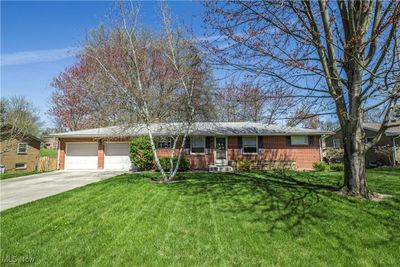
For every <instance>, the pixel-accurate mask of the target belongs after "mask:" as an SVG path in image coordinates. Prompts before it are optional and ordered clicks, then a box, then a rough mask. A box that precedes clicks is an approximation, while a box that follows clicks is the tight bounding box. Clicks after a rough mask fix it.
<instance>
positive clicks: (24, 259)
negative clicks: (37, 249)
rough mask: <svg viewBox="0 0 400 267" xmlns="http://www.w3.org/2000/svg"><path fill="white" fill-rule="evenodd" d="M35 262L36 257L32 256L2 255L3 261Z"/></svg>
mask: <svg viewBox="0 0 400 267" xmlns="http://www.w3.org/2000/svg"><path fill="white" fill-rule="evenodd" d="M33 262H35V258H33V257H31V256H26V255H23V256H15V255H7V256H2V257H1V263H33Z"/></svg>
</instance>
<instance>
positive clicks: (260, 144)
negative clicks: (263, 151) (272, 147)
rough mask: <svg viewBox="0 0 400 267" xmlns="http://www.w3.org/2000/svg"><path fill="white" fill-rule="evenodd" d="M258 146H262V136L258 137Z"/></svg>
mask: <svg viewBox="0 0 400 267" xmlns="http://www.w3.org/2000/svg"><path fill="white" fill-rule="evenodd" d="M258 148H259V149H260V148H264V138H263V136H259V137H258Z"/></svg>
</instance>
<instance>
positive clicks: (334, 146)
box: [332, 138, 342, 148]
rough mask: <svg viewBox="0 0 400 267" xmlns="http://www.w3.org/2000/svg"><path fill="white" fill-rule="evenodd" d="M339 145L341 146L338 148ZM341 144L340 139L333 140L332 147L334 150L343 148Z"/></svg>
mask: <svg viewBox="0 0 400 267" xmlns="http://www.w3.org/2000/svg"><path fill="white" fill-rule="evenodd" d="M337 142H339V143H337ZM338 144H339V146H338ZM341 145H342V144H341V143H340V139H338V138H336V139H333V140H332V146H333V148H341Z"/></svg>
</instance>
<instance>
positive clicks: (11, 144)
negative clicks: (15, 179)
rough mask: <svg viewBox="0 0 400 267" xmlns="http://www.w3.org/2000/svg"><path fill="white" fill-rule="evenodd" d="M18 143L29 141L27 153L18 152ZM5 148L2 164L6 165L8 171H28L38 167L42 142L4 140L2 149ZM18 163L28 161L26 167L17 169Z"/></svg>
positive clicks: (0, 156) (1, 159)
mask: <svg viewBox="0 0 400 267" xmlns="http://www.w3.org/2000/svg"><path fill="white" fill-rule="evenodd" d="M18 143H27V144H28V151H27V153H25V154H18V153H17V146H18ZM3 149H4V150H5V151H6V152H4V153H3V154H1V155H0V164H2V165H4V166H5V168H6V172H28V171H34V170H36V168H37V164H38V160H39V152H40V142H37V141H30V140H15V139H14V140H4V141H1V142H0V150H3ZM16 163H26V169H15V164H16Z"/></svg>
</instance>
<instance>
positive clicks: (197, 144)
mask: <svg viewBox="0 0 400 267" xmlns="http://www.w3.org/2000/svg"><path fill="white" fill-rule="evenodd" d="M205 147H206V139H205V137H204V136H193V137H191V138H190V148H191V152H192V153H195V154H197V153H200V154H201V153H204V149H205Z"/></svg>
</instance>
